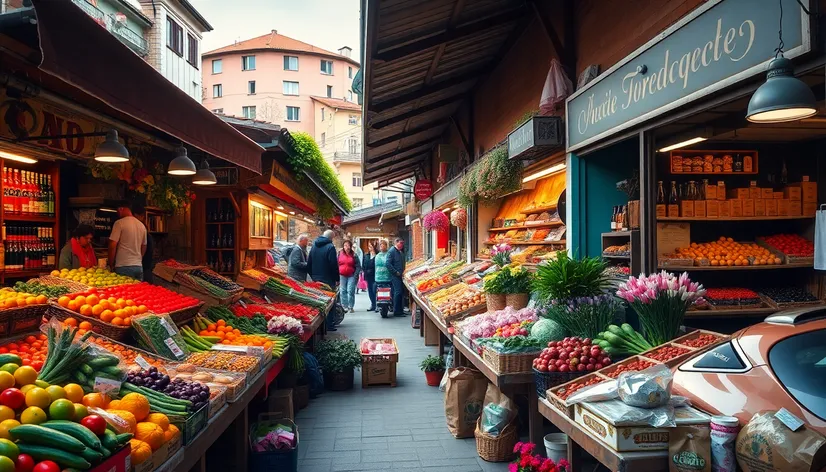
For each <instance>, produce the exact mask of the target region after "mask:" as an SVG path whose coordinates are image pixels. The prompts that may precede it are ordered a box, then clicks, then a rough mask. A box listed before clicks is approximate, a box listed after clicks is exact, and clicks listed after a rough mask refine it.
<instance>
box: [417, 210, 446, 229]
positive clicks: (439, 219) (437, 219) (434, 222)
mask: <svg viewBox="0 0 826 472" xmlns="http://www.w3.org/2000/svg"><path fill="white" fill-rule="evenodd" d="M422 224H423V226H424V229H425V230H426V231H434V230H435V231H445V230H447V228H448V226H449V225H450V223H449V222H448V221H447V215H445V214H444V212H442V211H441V210H433V211H431V212H430V213H428V214H427V215H425V217H424V220H423V221H422Z"/></svg>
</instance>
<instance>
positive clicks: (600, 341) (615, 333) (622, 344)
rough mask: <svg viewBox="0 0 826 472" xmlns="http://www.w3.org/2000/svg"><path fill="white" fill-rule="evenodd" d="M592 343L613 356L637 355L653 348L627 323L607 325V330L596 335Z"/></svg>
mask: <svg viewBox="0 0 826 472" xmlns="http://www.w3.org/2000/svg"><path fill="white" fill-rule="evenodd" d="M594 343H595V344H597V345H598V346H599V347H601V348H602V349H604V350H605V352H607V353H608V354H610V355H614V356H617V355H627V354H639V353H641V352H644V351H647V350H649V349H651V348H653V347H654V346H652V345H651V343H649V342H648V341H646V340H645V338H643V337H642V335H641V334H640V333H638V332H637V331H636V330H634V328H633V327H631V325H629V324H628V323H623V324H622V326H617V325H613V324H612V325H609V326H608V329H606V330H605V331H603V332H601V333H599V334H598V335H597V337H596V338H595V339H594Z"/></svg>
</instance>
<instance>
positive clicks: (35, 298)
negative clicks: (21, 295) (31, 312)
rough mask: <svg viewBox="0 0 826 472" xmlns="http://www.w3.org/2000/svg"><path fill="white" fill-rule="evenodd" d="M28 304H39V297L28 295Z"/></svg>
mask: <svg viewBox="0 0 826 472" xmlns="http://www.w3.org/2000/svg"><path fill="white" fill-rule="evenodd" d="M26 305H37V297H26Z"/></svg>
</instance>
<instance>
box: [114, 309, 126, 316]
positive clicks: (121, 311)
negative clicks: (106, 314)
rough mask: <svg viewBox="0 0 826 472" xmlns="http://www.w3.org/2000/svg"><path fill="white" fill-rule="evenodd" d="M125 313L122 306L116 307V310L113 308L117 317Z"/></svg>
mask: <svg viewBox="0 0 826 472" xmlns="http://www.w3.org/2000/svg"><path fill="white" fill-rule="evenodd" d="M125 315H126V313H124V311H123V309H122V308H118V309H117V310H115V316H117V317H119V318H123V317H124V316H125Z"/></svg>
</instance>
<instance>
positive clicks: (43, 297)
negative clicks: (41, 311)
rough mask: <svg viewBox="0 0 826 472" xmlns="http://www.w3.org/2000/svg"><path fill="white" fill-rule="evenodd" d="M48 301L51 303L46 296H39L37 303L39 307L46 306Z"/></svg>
mask: <svg viewBox="0 0 826 472" xmlns="http://www.w3.org/2000/svg"><path fill="white" fill-rule="evenodd" d="M48 301H49V299H48V298H46V295H38V296H37V303H38V304H39V305H42V304H44V303H46V302H48Z"/></svg>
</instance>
